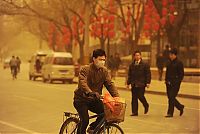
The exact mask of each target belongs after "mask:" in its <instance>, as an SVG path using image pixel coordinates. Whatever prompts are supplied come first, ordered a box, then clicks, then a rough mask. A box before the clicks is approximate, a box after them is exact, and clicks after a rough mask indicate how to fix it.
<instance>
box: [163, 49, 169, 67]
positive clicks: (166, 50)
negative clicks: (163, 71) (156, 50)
mask: <svg viewBox="0 0 200 134" xmlns="http://www.w3.org/2000/svg"><path fill="white" fill-rule="evenodd" d="M170 49H171V48H170V47H169V45H166V46H165V50H164V51H163V57H164V60H165V66H166V65H167V63H168V61H169V51H170Z"/></svg>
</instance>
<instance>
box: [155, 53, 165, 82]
mask: <svg viewBox="0 0 200 134" xmlns="http://www.w3.org/2000/svg"><path fill="white" fill-rule="evenodd" d="M156 66H157V68H158V76H159V78H158V80H160V81H162V74H163V68H164V66H165V59H164V57H163V55H162V53H159V55H158V56H157V58H156Z"/></svg>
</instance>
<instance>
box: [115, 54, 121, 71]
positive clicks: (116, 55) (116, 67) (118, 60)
mask: <svg viewBox="0 0 200 134" xmlns="http://www.w3.org/2000/svg"><path fill="white" fill-rule="evenodd" d="M114 62H115V69H116V74H117V73H118V70H119V66H120V64H121V58H120V56H119V53H115V57H114Z"/></svg>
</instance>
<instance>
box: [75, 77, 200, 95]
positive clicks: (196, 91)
mask: <svg viewBox="0 0 200 134" xmlns="http://www.w3.org/2000/svg"><path fill="white" fill-rule="evenodd" d="M74 82H78V78H77V77H75V79H74ZM113 82H114V83H115V86H116V87H117V88H118V89H119V90H127V91H128V90H129V91H130V89H127V88H126V85H125V78H124V77H116V78H115V80H113ZM146 93H149V94H158V95H166V87H165V83H164V81H158V80H151V84H150V88H146ZM178 96H179V97H183V98H191V99H200V84H199V83H189V82H182V83H181V87H180V90H179V94H178Z"/></svg>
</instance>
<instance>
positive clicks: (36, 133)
mask: <svg viewBox="0 0 200 134" xmlns="http://www.w3.org/2000/svg"><path fill="white" fill-rule="evenodd" d="M0 123H1V124H3V125H7V126H9V127H12V128H15V129H18V130H21V131H24V132H27V133H31V134H40V133H38V132H34V131H32V130H28V129H25V128H23V127H20V126H17V125H14V124H11V123H8V122H5V121H1V120H0Z"/></svg>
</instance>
